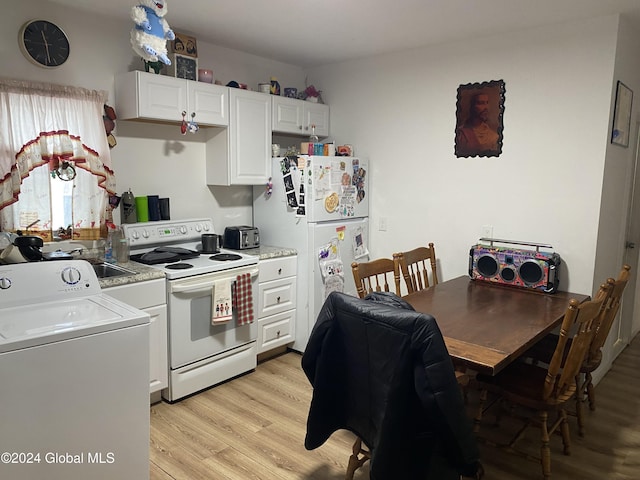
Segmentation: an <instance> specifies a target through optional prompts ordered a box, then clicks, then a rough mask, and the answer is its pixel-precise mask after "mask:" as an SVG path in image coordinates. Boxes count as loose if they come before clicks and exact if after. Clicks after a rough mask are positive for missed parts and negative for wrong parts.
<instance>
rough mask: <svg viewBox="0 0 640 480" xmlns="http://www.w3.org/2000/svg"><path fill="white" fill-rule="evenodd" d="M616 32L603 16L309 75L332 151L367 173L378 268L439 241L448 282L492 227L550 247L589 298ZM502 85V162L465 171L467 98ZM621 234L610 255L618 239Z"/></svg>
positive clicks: (569, 285) (567, 283)
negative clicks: (462, 90)
mask: <svg viewBox="0 0 640 480" xmlns="http://www.w3.org/2000/svg"><path fill="white" fill-rule="evenodd" d="M617 27H618V19H617V17H606V18H600V19H595V20H589V21H583V22H578V23H573V24H569V25H561V26H550V27H546V28H541V29H537V30H531V31H523V32H519V33H514V34H512V35H507V36H504V35H503V36H500V37H493V38H483V39H477V40H476V41H474V42H473V43H469V42H464V43H459V44H449V45H442V46H438V47H434V48H422V49H416V50H412V51H405V52H401V53H397V54H392V55H384V56H377V57H373V58H367V59H362V60H358V61H352V62H346V63H342V64H337V65H330V66H326V67H322V68H318V69H314V70H312V74H313V77H314V79H315V80H316V81H317V82H318V84H319V85H321V86H322V89H323V90H324V91H325V92H326V94H324V97H325V100H326V101H327V103H329V104H330V105H331V130H332V132H334V133H335V135H334V136H335V137H336V138H335V139H336V141H337V142H338V143H351V144H353V145H354V146H355V151H356V154H357V155H362V156H367V157H369V158H370V160H371V165H372V167H371V168H372V181H373V188H372V190H373V192H374V195H373V196H372V207H373V208H372V215H371V219H372V223H371V225H372V232H371V246H370V249H371V253H372V256H373V257H380V256H389V255H391V253H392V252H395V251H399V250H404V249H408V248H412V247H414V246H415V245H418V244H424V243H427V242H429V241H433V242H435V245H436V251H437V254H438V257H439V260H440V264H441V272H442V276H443V278H444V279H448V278H452V277H456V276H459V275H463V274H465V273H466V272H467V269H468V252H469V248H470V247H471V246H472V245H473V244H474V243H475V242H476V241H477V239H478V237H480V234H481V228H482V226H483V225H492V226H493V234H494V237H496V238H505V239H517V240H527V241H534V242H544V243H550V244H552V245H553V246H554V247H555V251H557V252H558V253H560V255H561V256H562V258H563V261H564V263H565V265H564V267H563V269H562V271H561V272H562V278H561V288H563V289H569V290H571V291H576V292H585V293H591V292H592V284H593V278H594V257H595V254H596V246H597V242H598V227H599V212H600V202H601V198H600V192H601V190H602V178H603V171H604V161H605V152H606V148H607V144H608V125H609V113H610V105H611V85H612V81H613V80H612V79H613V67H614V56H615V48H616V36H617ZM500 79H502V80H504V82H505V85H506V100H505V114H504V146H503V153H502V155H501V156H500V157H498V158H456V157H455V155H454V153H453V147H454V128H455V110H456V93H457V87H458V86H459V85H461V84H466V83H471V82H482V81H489V80H500ZM632 88H633V87H632ZM609 203H610V205H608V206H609V207H611V208H615V207H617V206H619V204H620V199H619V198H616V199H615V200H613V201H611V202H609ZM381 217H386V218H387V219H388V222H387V226H388V228H387V231H386V232H381V231H378V229H377V225H378V222H379V219H380V218H381ZM611 222H612V225H611V228H612V230H613V232H608V233H607V234H605V236H604V238H601V241H602V242H603V244H606V243H611V242H612V241H617V240H618V239H617V237H616V233H617V229H618V227H619V222H618V221H616V220H615V219H611ZM612 235H613V237H615V238H611V236H612ZM609 246H611V245H609ZM616 263H617V262H616ZM616 268H617V266H616ZM613 273H617V272H611V273H610V274H613ZM610 274H609V275H610Z"/></svg>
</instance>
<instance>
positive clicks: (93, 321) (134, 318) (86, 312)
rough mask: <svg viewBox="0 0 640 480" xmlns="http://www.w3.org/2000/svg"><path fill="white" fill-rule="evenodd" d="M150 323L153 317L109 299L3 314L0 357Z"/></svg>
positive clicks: (0, 313)
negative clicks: (13, 352)
mask: <svg viewBox="0 0 640 480" xmlns="http://www.w3.org/2000/svg"><path fill="white" fill-rule="evenodd" d="M144 323H149V315H148V314H147V313H145V312H143V311H141V310H138V309H136V308H133V307H131V306H129V305H126V304H124V303H122V302H120V301H118V300H116V299H114V298H112V297H109V296H108V295H95V296H92V297H86V298H80V299H74V300H66V301H58V302H47V303H39V304H35V305H23V306H19V307H11V308H5V309H2V310H0V353H1V352H8V351H12V350H18V349H21V348H26V347H33V346H36V345H44V344H47V343H52V342H59V341H62V340H69V339H72V338H77V337H81V336H86V335H91V334H95V333H101V332H107V331H111V330H116V329H120V328H125V327H129V326H133V325H140V324H144Z"/></svg>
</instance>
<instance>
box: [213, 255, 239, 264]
mask: <svg viewBox="0 0 640 480" xmlns="http://www.w3.org/2000/svg"><path fill="white" fill-rule="evenodd" d="M241 258H242V256H241V255H236V254H235V253H219V254H217V255H213V256H211V257H209V260H217V261H219V262H228V261H231V260H240V259H241Z"/></svg>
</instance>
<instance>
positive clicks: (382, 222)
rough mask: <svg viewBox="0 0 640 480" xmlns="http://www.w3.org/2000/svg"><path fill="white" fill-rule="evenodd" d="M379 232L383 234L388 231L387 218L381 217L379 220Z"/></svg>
mask: <svg viewBox="0 0 640 480" xmlns="http://www.w3.org/2000/svg"><path fill="white" fill-rule="evenodd" d="M378 230H379V231H381V232H386V231H387V217H380V218H379V219H378Z"/></svg>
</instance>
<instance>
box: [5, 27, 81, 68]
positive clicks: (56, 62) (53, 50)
mask: <svg viewBox="0 0 640 480" xmlns="http://www.w3.org/2000/svg"><path fill="white" fill-rule="evenodd" d="M18 43H19V44H20V49H21V50H22V53H23V54H24V56H25V57H27V59H29V60H30V61H31V62H32V63H35V64H36V65H38V66H40V67H50V68H53V67H59V66H60V65H62V64H63V63H64V62H66V61H67V59H68V58H69V39H68V38H67V35H66V34H65V33H64V32H63V31H62V29H61V28H60V27H58V26H57V25H56V24H54V23H51V22H48V21H47V20H30V21H28V22H27V23H25V24H24V25H23V26H22V28H21V29H20V34H19V36H18Z"/></svg>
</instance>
